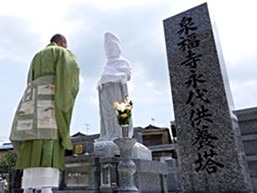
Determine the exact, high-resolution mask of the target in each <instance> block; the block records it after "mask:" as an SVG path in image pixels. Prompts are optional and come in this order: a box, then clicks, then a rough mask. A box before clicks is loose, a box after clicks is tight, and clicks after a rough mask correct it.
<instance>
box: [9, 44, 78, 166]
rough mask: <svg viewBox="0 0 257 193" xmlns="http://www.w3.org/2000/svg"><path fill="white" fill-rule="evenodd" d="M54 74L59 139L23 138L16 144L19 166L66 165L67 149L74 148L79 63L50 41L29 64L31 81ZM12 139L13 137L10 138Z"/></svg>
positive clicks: (29, 79)
mask: <svg viewBox="0 0 257 193" xmlns="http://www.w3.org/2000/svg"><path fill="white" fill-rule="evenodd" d="M49 75H50V76H54V85H55V91H54V92H55V95H54V108H55V119H56V124H57V130H58V132H57V133H58V137H57V139H30V140H22V141H20V142H19V145H18V146H15V149H16V151H17V152H18V158H17V163H16V168H17V169H24V168H29V167H54V168H58V169H63V168H64V150H65V149H68V150H72V148H73V147H72V143H71V139H70V130H69V128H70V122H71V116H72V111H73V106H74V102H75V98H76V96H77V93H78V89H79V66H78V64H77V62H76V59H75V56H74V55H73V54H72V53H71V52H70V51H69V50H67V49H65V48H62V47H60V46H57V45H56V44H55V43H51V44H49V45H48V46H47V47H46V48H45V49H43V50H42V51H40V52H38V53H37V54H36V55H35V56H34V58H33V60H32V62H31V66H30V70H29V74H28V84H29V83H30V82H31V81H33V80H35V79H38V78H40V77H43V76H49ZM10 140H11V141H12V139H11V138H10Z"/></svg>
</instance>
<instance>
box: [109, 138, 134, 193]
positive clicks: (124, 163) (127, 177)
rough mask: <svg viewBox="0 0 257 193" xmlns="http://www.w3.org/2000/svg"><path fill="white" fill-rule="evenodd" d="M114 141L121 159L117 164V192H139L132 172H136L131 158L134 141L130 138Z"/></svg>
mask: <svg viewBox="0 0 257 193" xmlns="http://www.w3.org/2000/svg"><path fill="white" fill-rule="evenodd" d="M114 143H115V144H117V146H118V147H119V149H120V156H121V160H120V163H119V165H118V174H119V188H118V193H139V191H138V189H137V187H136V186H135V182H134V177H133V175H134V173H135V172H136V165H135V163H134V162H133V160H132V159H131V157H132V156H131V155H132V148H133V146H134V145H135V143H136V140H135V139H132V138H121V139H115V140H114Z"/></svg>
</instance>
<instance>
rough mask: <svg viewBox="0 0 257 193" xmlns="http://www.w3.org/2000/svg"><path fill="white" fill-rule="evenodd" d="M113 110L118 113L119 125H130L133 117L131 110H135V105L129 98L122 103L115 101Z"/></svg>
mask: <svg viewBox="0 0 257 193" xmlns="http://www.w3.org/2000/svg"><path fill="white" fill-rule="evenodd" d="M113 108H114V109H115V110H116V111H117V120H118V123H119V125H128V124H129V119H130V117H131V110H132V108H133V103H132V101H131V100H129V98H128V96H127V97H126V98H125V99H124V101H123V102H122V103H118V102H117V101H115V102H114V103H113Z"/></svg>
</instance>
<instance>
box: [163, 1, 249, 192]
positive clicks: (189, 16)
mask: <svg viewBox="0 0 257 193" xmlns="http://www.w3.org/2000/svg"><path fill="white" fill-rule="evenodd" d="M163 23H164V31H165V40H166V49H167V57H168V65H169V73H170V82H171V89H172V97H173V104H174V112H175V122H176V128H177V143H178V158H179V165H180V169H181V175H182V184H183V189H184V192H186V193H193V192H194V193H195V192H197V193H206V192H208V193H225V192H226V193H228V192H229V193H250V192H252V185H251V181H250V177H249V173H248V168H247V164H246V160H245V153H244V149H243V145H242V141H241V139H240V130H239V127H238V123H237V117H236V116H235V114H234V113H233V112H232V111H233V110H234V109H233V102H232V97H231V92H230V90H229V84H228V78H227V75H226V71H225V64H224V60H223V58H222V57H223V56H222V52H221V47H220V46H219V43H218V36H217V33H216V31H215V30H213V29H215V28H214V27H215V26H214V25H213V23H212V22H211V20H210V17H209V12H208V7H207V3H204V4H201V5H199V6H196V7H194V8H192V9H190V10H187V11H185V12H182V13H180V14H178V15H175V16H173V17H170V18H168V19H165V20H164V22H163Z"/></svg>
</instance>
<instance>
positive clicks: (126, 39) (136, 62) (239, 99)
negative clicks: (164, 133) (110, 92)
mask: <svg viewBox="0 0 257 193" xmlns="http://www.w3.org/2000/svg"><path fill="white" fill-rule="evenodd" d="M204 2H207V3H208V7H209V11H210V15H211V17H212V21H213V22H215V23H216V26H217V30H218V33H219V37H220V44H221V46H222V51H223V56H224V59H225V65H226V69H227V74H228V78H229V83H230V88H231V91H232V97H233V100H234V104H235V109H237V110H239V109H244V108H251V107H257V99H256V96H257V49H256V45H257V36H256V34H257V25H256V21H255V18H257V12H256V9H255V7H256V6H255V1H254V0H244V1H239V0H226V1H217V0H206V1H202V0H37V1H35V0H23V1H20V0H8V1H2V2H1V3H0V26H1V28H0V67H1V68H0V90H1V95H0V144H1V143H3V142H8V141H9V140H8V138H9V134H10V128H11V125H12V121H13V116H14V113H15V110H16V108H17V105H18V103H19V101H20V99H21V97H22V94H23V91H24V89H25V87H26V80H27V73H28V69H29V65H30V62H31V59H32V57H33V56H34V54H35V53H36V52H37V51H39V50H41V49H43V48H44V47H45V46H46V45H47V44H48V43H49V40H50V38H51V37H52V35H54V34H55V33H62V34H64V35H65V36H66V38H67V40H68V48H69V49H70V50H71V51H72V52H73V53H74V54H75V55H76V57H77V61H78V63H79V65H80V91H79V94H78V96H77V99H76V103H75V107H74V112H73V117H72V123H71V135H72V134H75V133H77V132H82V133H84V134H95V133H99V132H100V117H99V107H98V92H97V89H96V86H97V81H98V79H99V77H100V73H101V70H102V69H103V67H104V64H105V63H106V57H105V52H104V46H103V45H104V33H105V32H107V31H109V32H112V33H115V34H117V35H118V36H119V37H120V41H121V47H122V56H124V57H125V58H127V59H128V60H130V62H131V63H132V79H131V80H130V81H129V82H128V92H129V97H130V99H131V100H132V101H133V103H134V108H133V110H132V119H133V125H134V127H138V126H139V127H146V126H148V125H149V124H152V125H155V126H158V127H170V121H173V120H174V112H173V104H172V96H171V87H170V80H169V72H168V64H167V57H166V47H165V39H164V30H163V20H164V19H167V18H169V17H171V16H174V15H176V14H178V13H180V12H183V11H185V10H188V9H190V8H192V7H195V6H197V5H200V4H202V3H204Z"/></svg>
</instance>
